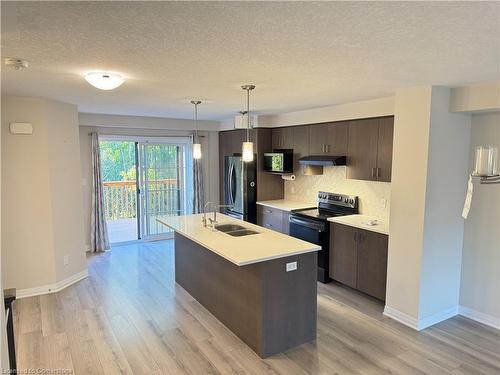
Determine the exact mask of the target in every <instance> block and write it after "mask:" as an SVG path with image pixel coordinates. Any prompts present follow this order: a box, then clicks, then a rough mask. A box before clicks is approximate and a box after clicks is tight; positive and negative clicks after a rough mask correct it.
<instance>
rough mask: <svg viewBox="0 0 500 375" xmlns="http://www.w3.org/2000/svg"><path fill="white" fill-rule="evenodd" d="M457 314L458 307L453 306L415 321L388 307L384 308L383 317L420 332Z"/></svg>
mask: <svg viewBox="0 0 500 375" xmlns="http://www.w3.org/2000/svg"><path fill="white" fill-rule="evenodd" d="M457 314H458V307H457V306H453V307H451V308H449V309H447V310H444V311H441V312H439V313H437V314H434V315H431V316H428V317H426V318H422V319H417V318H414V317H413V316H410V315H408V314H406V313H403V312H401V311H399V310H396V309H394V308H392V307H390V306H385V307H384V315H385V316H388V317H389V318H391V319H394V320H396V321H398V322H400V323H402V324H404V325H405V326H408V327H410V328H413V329H414V330H416V331H421V330H423V329H425V328H427V327H430V326H432V325H434V324H436V323H439V322H442V321H443V320H446V319H449V318H451V317H453V316H455V315H457Z"/></svg>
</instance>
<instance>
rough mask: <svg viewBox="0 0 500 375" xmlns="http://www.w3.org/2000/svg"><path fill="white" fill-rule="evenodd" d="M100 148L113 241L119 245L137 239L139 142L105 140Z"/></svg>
mask: <svg viewBox="0 0 500 375" xmlns="http://www.w3.org/2000/svg"><path fill="white" fill-rule="evenodd" d="M100 150H101V175H102V181H103V194H104V206H105V211H106V224H107V228H108V236H109V241H110V242H111V243H112V244H117V243H120V242H128V241H134V240H137V239H138V238H139V230H138V228H139V222H138V215H137V209H138V207H139V205H138V204H137V178H136V173H137V158H136V142H133V141H126V140H113V139H104V140H101V142H100Z"/></svg>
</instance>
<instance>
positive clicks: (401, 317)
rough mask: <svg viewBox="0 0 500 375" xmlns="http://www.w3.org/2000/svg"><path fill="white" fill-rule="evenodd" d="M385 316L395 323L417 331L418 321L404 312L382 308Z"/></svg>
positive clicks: (388, 307) (386, 307)
mask: <svg viewBox="0 0 500 375" xmlns="http://www.w3.org/2000/svg"><path fill="white" fill-rule="evenodd" d="M383 314H384V315H385V316H388V317H389V318H391V319H394V320H395V321H397V322H399V323H401V324H404V325H405V326H408V327H410V328H413V329H415V330H417V331H418V320H417V319H416V318H414V317H413V316H410V315H408V314H406V313H404V312H401V311H399V310H396V309H394V308H392V307H390V306H387V305H386V306H385V307H384V313H383Z"/></svg>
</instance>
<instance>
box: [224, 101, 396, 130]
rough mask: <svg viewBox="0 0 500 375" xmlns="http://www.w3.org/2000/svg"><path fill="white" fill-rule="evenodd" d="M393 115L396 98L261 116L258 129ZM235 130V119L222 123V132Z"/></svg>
mask: <svg viewBox="0 0 500 375" xmlns="http://www.w3.org/2000/svg"><path fill="white" fill-rule="evenodd" d="M393 114H394V97H392V96H391V97H387V98H378V99H371V100H363V101H359V102H352V103H344V104H337V105H332V106H328V107H320V108H313V109H306V110H303V111H295V112H287V113H281V114H277V115H261V116H259V119H258V127H260V128H274V127H280V126H293V125H307V124H315V123H321V122H332V121H343V120H353V119H361V118H370V117H381V116H392V115H393ZM233 128H234V118H230V119H224V120H222V121H221V122H220V130H230V129H233Z"/></svg>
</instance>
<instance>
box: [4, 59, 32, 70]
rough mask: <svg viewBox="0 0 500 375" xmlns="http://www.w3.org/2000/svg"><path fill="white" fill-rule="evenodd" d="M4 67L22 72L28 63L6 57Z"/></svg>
mask: <svg viewBox="0 0 500 375" xmlns="http://www.w3.org/2000/svg"><path fill="white" fill-rule="evenodd" d="M4 63H5V66H7V67H9V68H12V69H14V70H23V69H26V68H27V67H28V65H29V64H28V61H26V60H24V59H20V58H18V57H7V58H5V59H4Z"/></svg>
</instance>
